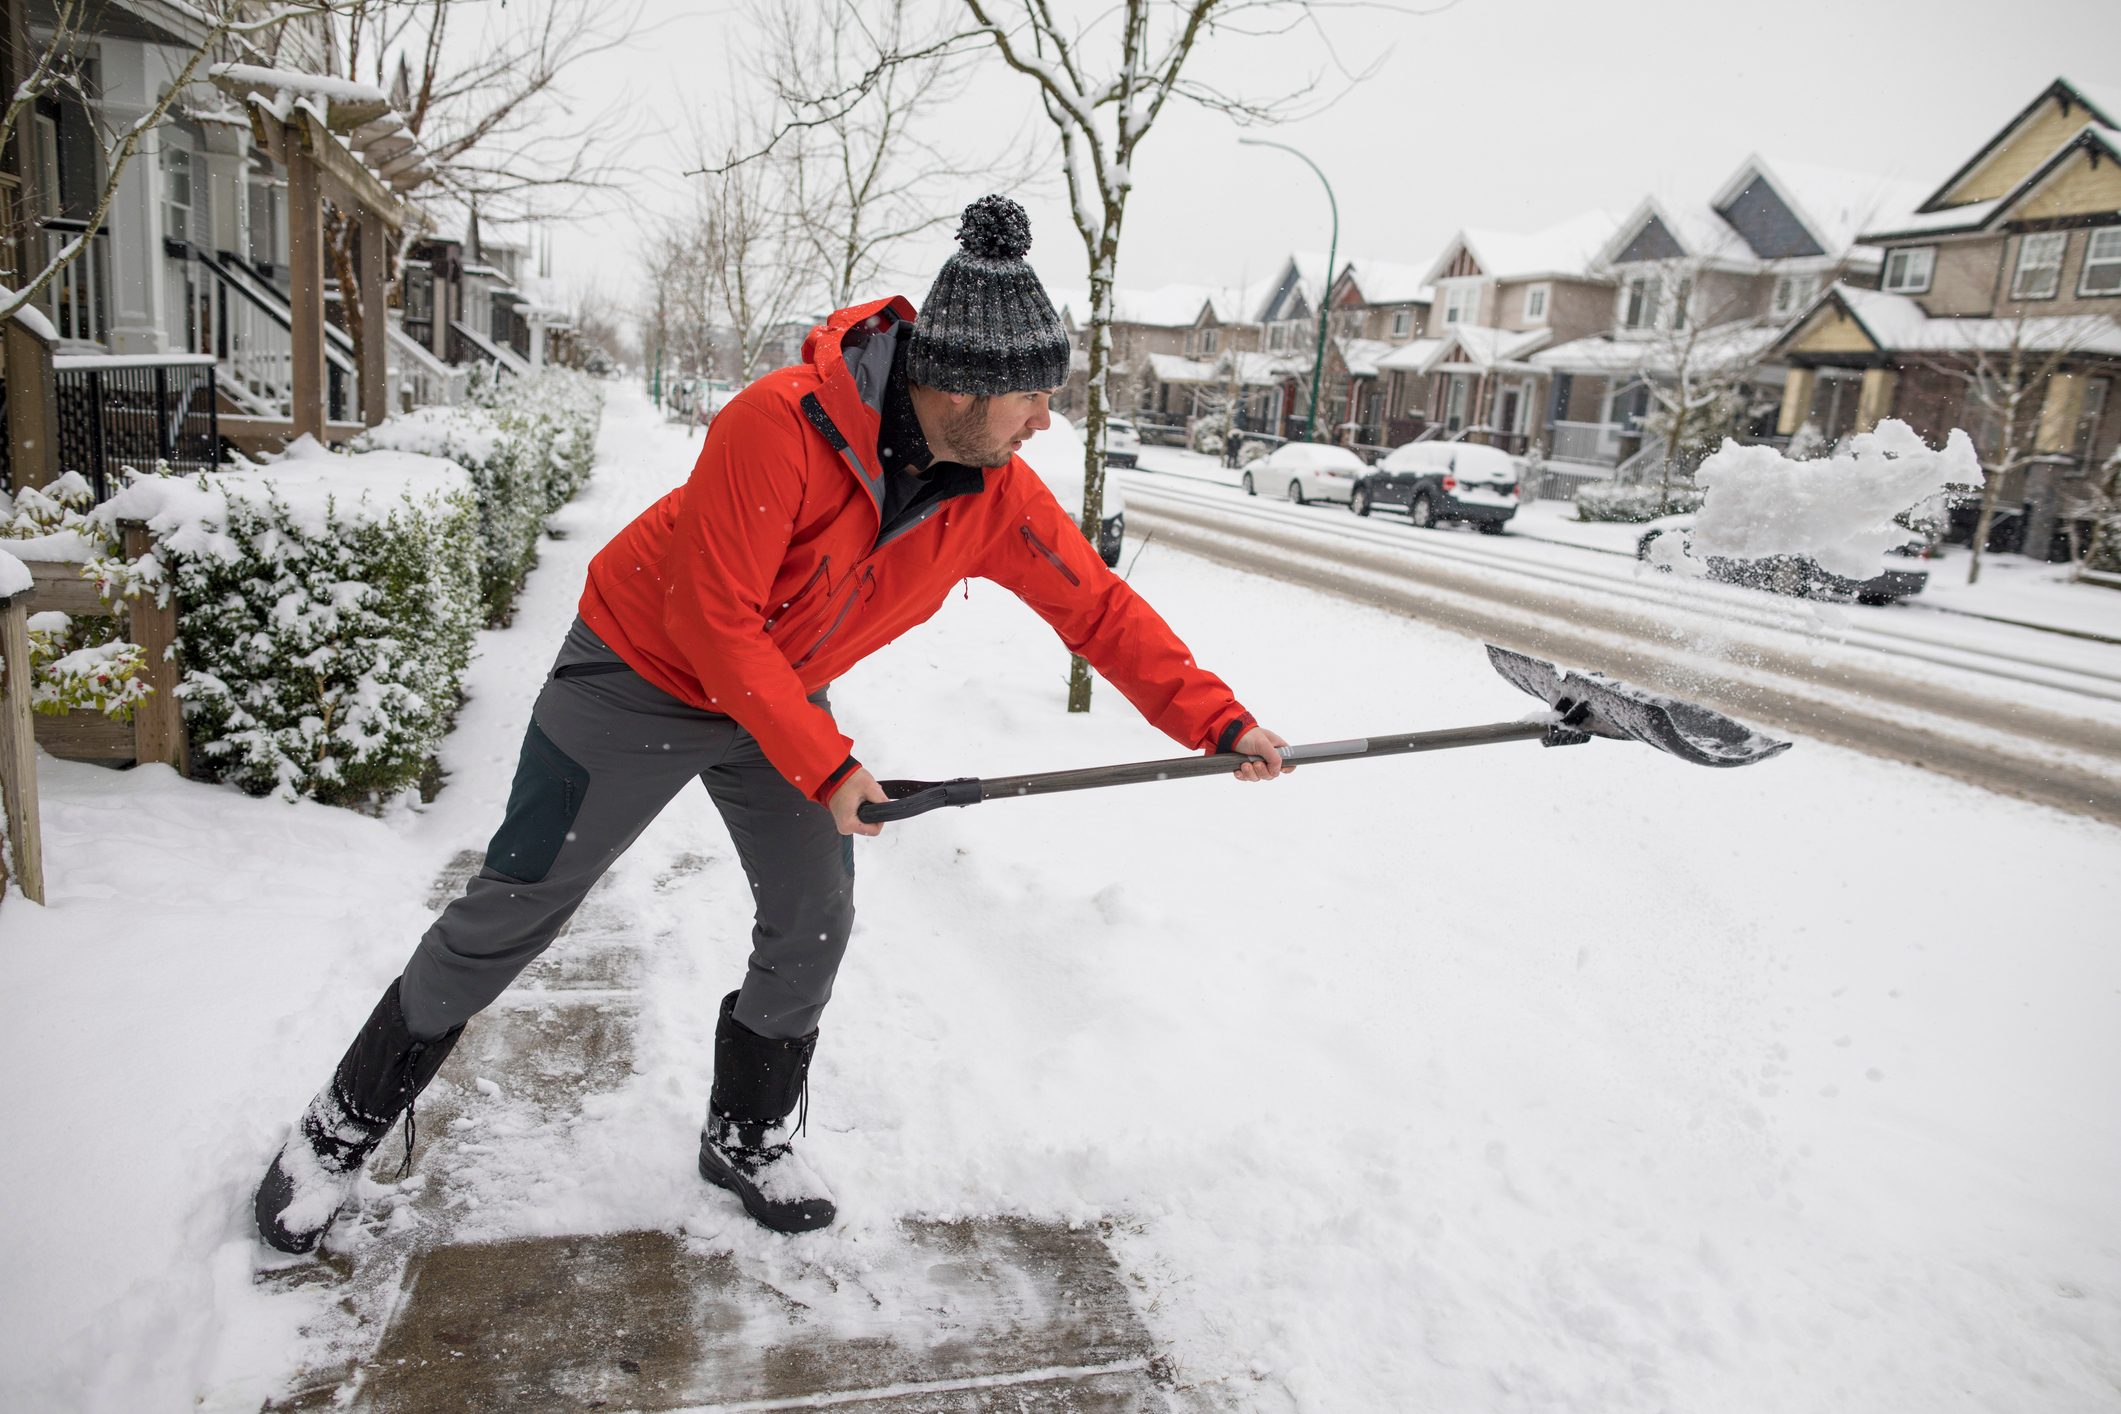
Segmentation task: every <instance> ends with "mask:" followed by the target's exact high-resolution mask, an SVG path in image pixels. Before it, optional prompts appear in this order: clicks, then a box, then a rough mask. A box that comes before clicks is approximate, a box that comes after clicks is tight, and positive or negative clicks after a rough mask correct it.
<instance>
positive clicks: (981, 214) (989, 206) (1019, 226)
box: [957, 196, 1031, 260]
mask: <svg viewBox="0 0 2121 1414" xmlns="http://www.w3.org/2000/svg"><path fill="white" fill-rule="evenodd" d="M957 243H958V245H959V246H961V247H963V249H964V252H965V254H967V255H973V256H978V257H980V258H981V259H984V260H1022V259H1023V258H1024V252H1025V251H1027V250H1029V249H1031V218H1030V217H1029V216H1026V215H1025V214H1024V208H1023V207H1021V206H1018V205H1017V204H1016V203H1015V202H1013V201H1011V200H1010V199H1009V198H1008V197H1006V196H983V197H981V198H980V199H979V200H978V201H975V202H973V203H972V204H971V205H970V206H968V207H966V208H965V214H964V216H963V218H962V219H961V220H960V222H959V224H958V228H957Z"/></svg>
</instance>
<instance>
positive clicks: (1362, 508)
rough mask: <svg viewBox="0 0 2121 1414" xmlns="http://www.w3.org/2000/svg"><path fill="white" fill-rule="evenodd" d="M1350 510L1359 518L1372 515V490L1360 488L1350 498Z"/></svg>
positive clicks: (1365, 487)
mask: <svg viewBox="0 0 2121 1414" xmlns="http://www.w3.org/2000/svg"><path fill="white" fill-rule="evenodd" d="M1348 509H1349V510H1351V511H1353V512H1355V514H1357V515H1359V516H1366V515H1368V514H1369V513H1370V488H1369V487H1367V486H1358V487H1356V488H1355V490H1354V491H1353V492H1352V493H1351V494H1350V495H1349V497H1348Z"/></svg>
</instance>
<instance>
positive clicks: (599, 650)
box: [399, 619, 854, 1038]
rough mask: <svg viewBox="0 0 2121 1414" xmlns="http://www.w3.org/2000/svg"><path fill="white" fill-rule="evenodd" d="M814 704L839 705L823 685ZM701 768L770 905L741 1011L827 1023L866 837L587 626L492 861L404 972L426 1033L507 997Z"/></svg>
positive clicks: (511, 799)
mask: <svg viewBox="0 0 2121 1414" xmlns="http://www.w3.org/2000/svg"><path fill="white" fill-rule="evenodd" d="M812 700H813V701H815V702H817V703H818V704H819V705H820V706H823V705H825V694H824V692H822V691H820V692H819V693H818V694H817V696H816V697H814V698H813V699H812ZM695 776H697V777H698V778H699V779H700V781H701V782H702V783H704V784H705V785H706V787H707V794H708V795H709V796H710V797H712V798H713V800H714V804H715V807H716V809H718V810H720V811H721V814H722V822H723V823H724V824H725V825H727V826H728V827H729V834H730V838H731V839H732V840H734V841H735V843H736V850H737V857H738V858H739V859H740V860H741V861H742V862H743V866H744V874H745V877H746V878H748V879H749V880H750V882H751V897H752V901H753V904H754V906H755V909H756V917H755V921H754V924H753V927H752V930H751V962H750V966H749V967H748V969H747V970H746V971H745V974H744V983H743V987H742V988H741V990H740V992H739V994H738V996H737V1004H736V1017H737V1020H739V1021H741V1022H743V1023H744V1025H745V1026H747V1027H749V1028H750V1029H751V1030H753V1031H755V1032H757V1033H758V1034H759V1035H761V1036H769V1037H779V1038H785V1037H792V1036H802V1035H806V1034H807V1033H809V1032H811V1031H813V1030H815V1029H816V1028H817V1020H818V1016H819V1014H820V1013H821V1012H823V1011H824V1009H825V1003H826V1002H827V1001H828V1000H830V999H831V997H832V979H833V976H834V974H835V973H837V972H838V971H839V965H840V958H841V957H842V955H844V954H845V952H846V950H847V934H848V932H849V930H850V929H852V927H853V926H854V848H853V840H852V839H851V838H850V837H848V836H845V835H842V834H840V833H839V831H838V830H837V829H836V828H835V827H834V826H833V823H832V812H831V811H829V810H827V809H826V808H825V807H824V806H822V805H819V804H817V803H816V802H814V801H812V800H809V799H807V798H806V797H805V796H804V795H803V793H802V792H801V791H799V790H797V789H796V788H795V787H794V786H792V785H790V784H789V783H788V781H787V779H786V778H785V777H783V776H782V775H781V773H780V772H779V771H777V770H775V769H774V768H773V766H772V765H771V763H769V762H768V761H767V760H766V757H765V754H764V753H763V752H762V751H760V749H759V744H758V742H757V741H756V740H754V739H753V737H752V735H751V733H749V732H747V731H745V730H744V729H743V728H742V727H740V726H738V725H737V724H736V723H735V722H734V721H732V720H731V719H730V718H728V717H725V716H722V715H721V714H720V713H717V712H703V711H701V710H700V709H699V708H697V707H693V706H690V705H689V704H687V703H684V702H681V701H679V700H678V699H677V698H675V697H672V696H671V695H670V694H669V693H667V692H664V691H663V690H662V689H660V688H657V687H655V686H653V685H652V684H650V683H649V682H648V681H647V680H646V679H644V678H642V677H641V676H640V675H639V674H638V673H635V672H634V671H633V670H632V669H631V668H628V667H627V666H626V665H625V663H624V662H623V661H622V660H621V659H620V658H619V656H618V655H617V654H616V653H614V652H612V651H611V650H610V649H609V648H607V647H605V646H604V644H603V642H602V641H601V640H600V639H598V638H597V636H596V635H595V634H593V633H591V632H590V631H589V629H588V627H587V626H586V625H584V624H583V623H582V621H581V620H579V619H577V620H576V621H575V623H574V627H573V628H572V629H570V630H569V631H568V634H567V641H566V643H565V644H564V645H563V646H562V647H561V649H560V655H559V657H558V658H557V659H556V660H555V661H554V663H553V669H552V675H551V676H550V677H548V678H547V679H546V682H545V690H544V691H543V692H541V693H539V694H538V700H537V705H536V707H535V708H534V709H533V710H532V712H531V721H530V727H529V729H528V730H527V731H525V733H524V734H523V754H522V759H521V761H520V762H519V763H518V764H517V767H516V778H515V784H514V787H513V788H512V789H511V790H510V792H509V796H508V814H507V816H506V818H504V819H503V820H502V822H501V828H500V829H499V830H498V831H496V832H495V834H494V837H493V843H492V844H491V845H489V846H488V847H487V850H486V867H485V868H483V869H481V870H480V871H479V873H478V876H477V877H475V878H474V879H472V881H471V883H470V885H469V886H468V887H467V888H466V889H465V891H464V894H463V896H462V897H460V898H458V899H457V900H456V901H455V902H454V903H452V904H450V905H449V907H448V908H447V909H445V910H443V912H442V915H441V917H439V918H437V919H436V920H435V921H434V925H433V926H432V927H430V928H429V929H428V930H427V935H426V936H425V937H424V938H422V939H421V940H420V946H419V947H418V948H417V949H415V950H414V952H413V955H412V960H411V961H410V962H408V963H407V964H406V965H405V975H404V979H403V981H402V983H401V985H400V988H399V994H400V998H401V1000H402V1003H403V1005H404V1008H405V1021H406V1024H407V1026H408V1027H410V1029H411V1030H412V1033H413V1034H414V1035H415V1036H419V1037H423V1038H433V1037H437V1036H440V1035H441V1034H442V1033H443V1032H445V1031H448V1030H449V1029H450V1028H451V1027H454V1026H458V1025H461V1024H463V1023H464V1022H465V1021H468V1020H469V1019H470V1018H471V1017H472V1016H473V1015H474V1014H476V1013H477V1012H479V1011H481V1010H483V1009H484V1008H485V1007H486V1006H488V1005H490V1004H491V1003H492V1002H493V1000H494V998H496V997H498V996H500V995H501V993H502V992H503V991H504V990H505V989H506V988H507V986H508V984H509V983H510V982H512V981H514V980H515V977H516V974H517V973H519V972H521V971H522V970H523V969H524V968H525V967H527V966H529V965H530V963H531V960H532V959H534V958H535V957H537V955H538V954H539V953H541V952H543V951H544V950H545V948H546V946H547V945H548V944H550V943H551V942H552V940H553V938H554V937H556V936H558V934H559V931H560V929H562V928H563V927H565V926H566V924H567V920H568V919H569V918H570V917H572V916H573V915H574V911H575V909H576V908H577V907H579V906H580V905H581V902H582V900H583V898H584V897H585V896H586V895H587V894H588V893H589V890H590V887H591V886H592V885H593V884H595V883H596V881H597V880H598V879H600V878H602V877H603V875H604V871H605V870H607V869H609V868H610V867H611V866H612V864H613V863H614V862H615V861H616V860H617V859H618V857H619V856H620V855H621V854H624V853H625V852H626V848H627V846H629V845H631V844H632V843H633V842H634V840H635V839H637V838H638V837H639V836H640V833H641V831H642V830H644V829H646V828H647V826H648V822H649V821H650V820H653V819H654V818H655V817H656V815H657V814H658V813H660V812H661V810H662V808H663V807H664V806H665V805H667V804H669V803H670V801H671V799H672V798H673V797H675V796H676V795H677V793H678V792H679V791H680V790H681V789H683V788H684V785H685V783H686V782H687V781H689V780H691V779H692V778H694V777H695Z"/></svg>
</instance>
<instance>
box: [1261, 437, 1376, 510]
mask: <svg viewBox="0 0 2121 1414" xmlns="http://www.w3.org/2000/svg"><path fill="white" fill-rule="evenodd" d="M1368 470H1369V468H1368V467H1366V466H1364V465H1363V460H1362V458H1361V457H1358V456H1356V455H1355V453H1353V452H1351V451H1349V450H1348V449H1347V448H1346V447H1335V446H1332V445H1330V444H1329V443H1325V442H1284V443H1282V445H1280V446H1279V447H1276V448H1275V449H1274V450H1273V451H1271V452H1269V453H1268V454H1267V455H1266V456H1264V457H1261V458H1260V459H1259V460H1258V461H1256V462H1253V463H1252V464H1251V465H1250V466H1248V467H1246V468H1245V471H1244V475H1243V476H1242V477H1240V478H1239V482H1240V484H1242V485H1243V486H1244V488H1245V494H1246V495H1247V496H1256V495H1258V494H1259V488H1260V487H1262V486H1264V487H1266V488H1267V490H1269V491H1274V490H1280V491H1281V492H1282V493H1283V494H1284V495H1286V496H1287V497H1288V498H1289V499H1290V500H1292V501H1294V502H1296V504H1297V505H1299V506H1301V505H1307V504H1309V503H1310V502H1312V501H1346V500H1347V499H1348V498H1349V497H1350V496H1351V495H1352V494H1353V493H1354V489H1355V482H1356V478H1358V477H1360V476H1361V475H1362V474H1363V473H1364V472H1365V471H1368Z"/></svg>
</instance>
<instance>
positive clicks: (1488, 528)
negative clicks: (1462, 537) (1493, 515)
mask: <svg viewBox="0 0 2121 1414" xmlns="http://www.w3.org/2000/svg"><path fill="white" fill-rule="evenodd" d="M1478 524H1479V526H1480V533H1481V534H1482V535H1500V534H1502V527H1503V525H1504V522H1502V521H1499V520H1484V521H1480V522H1478Z"/></svg>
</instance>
